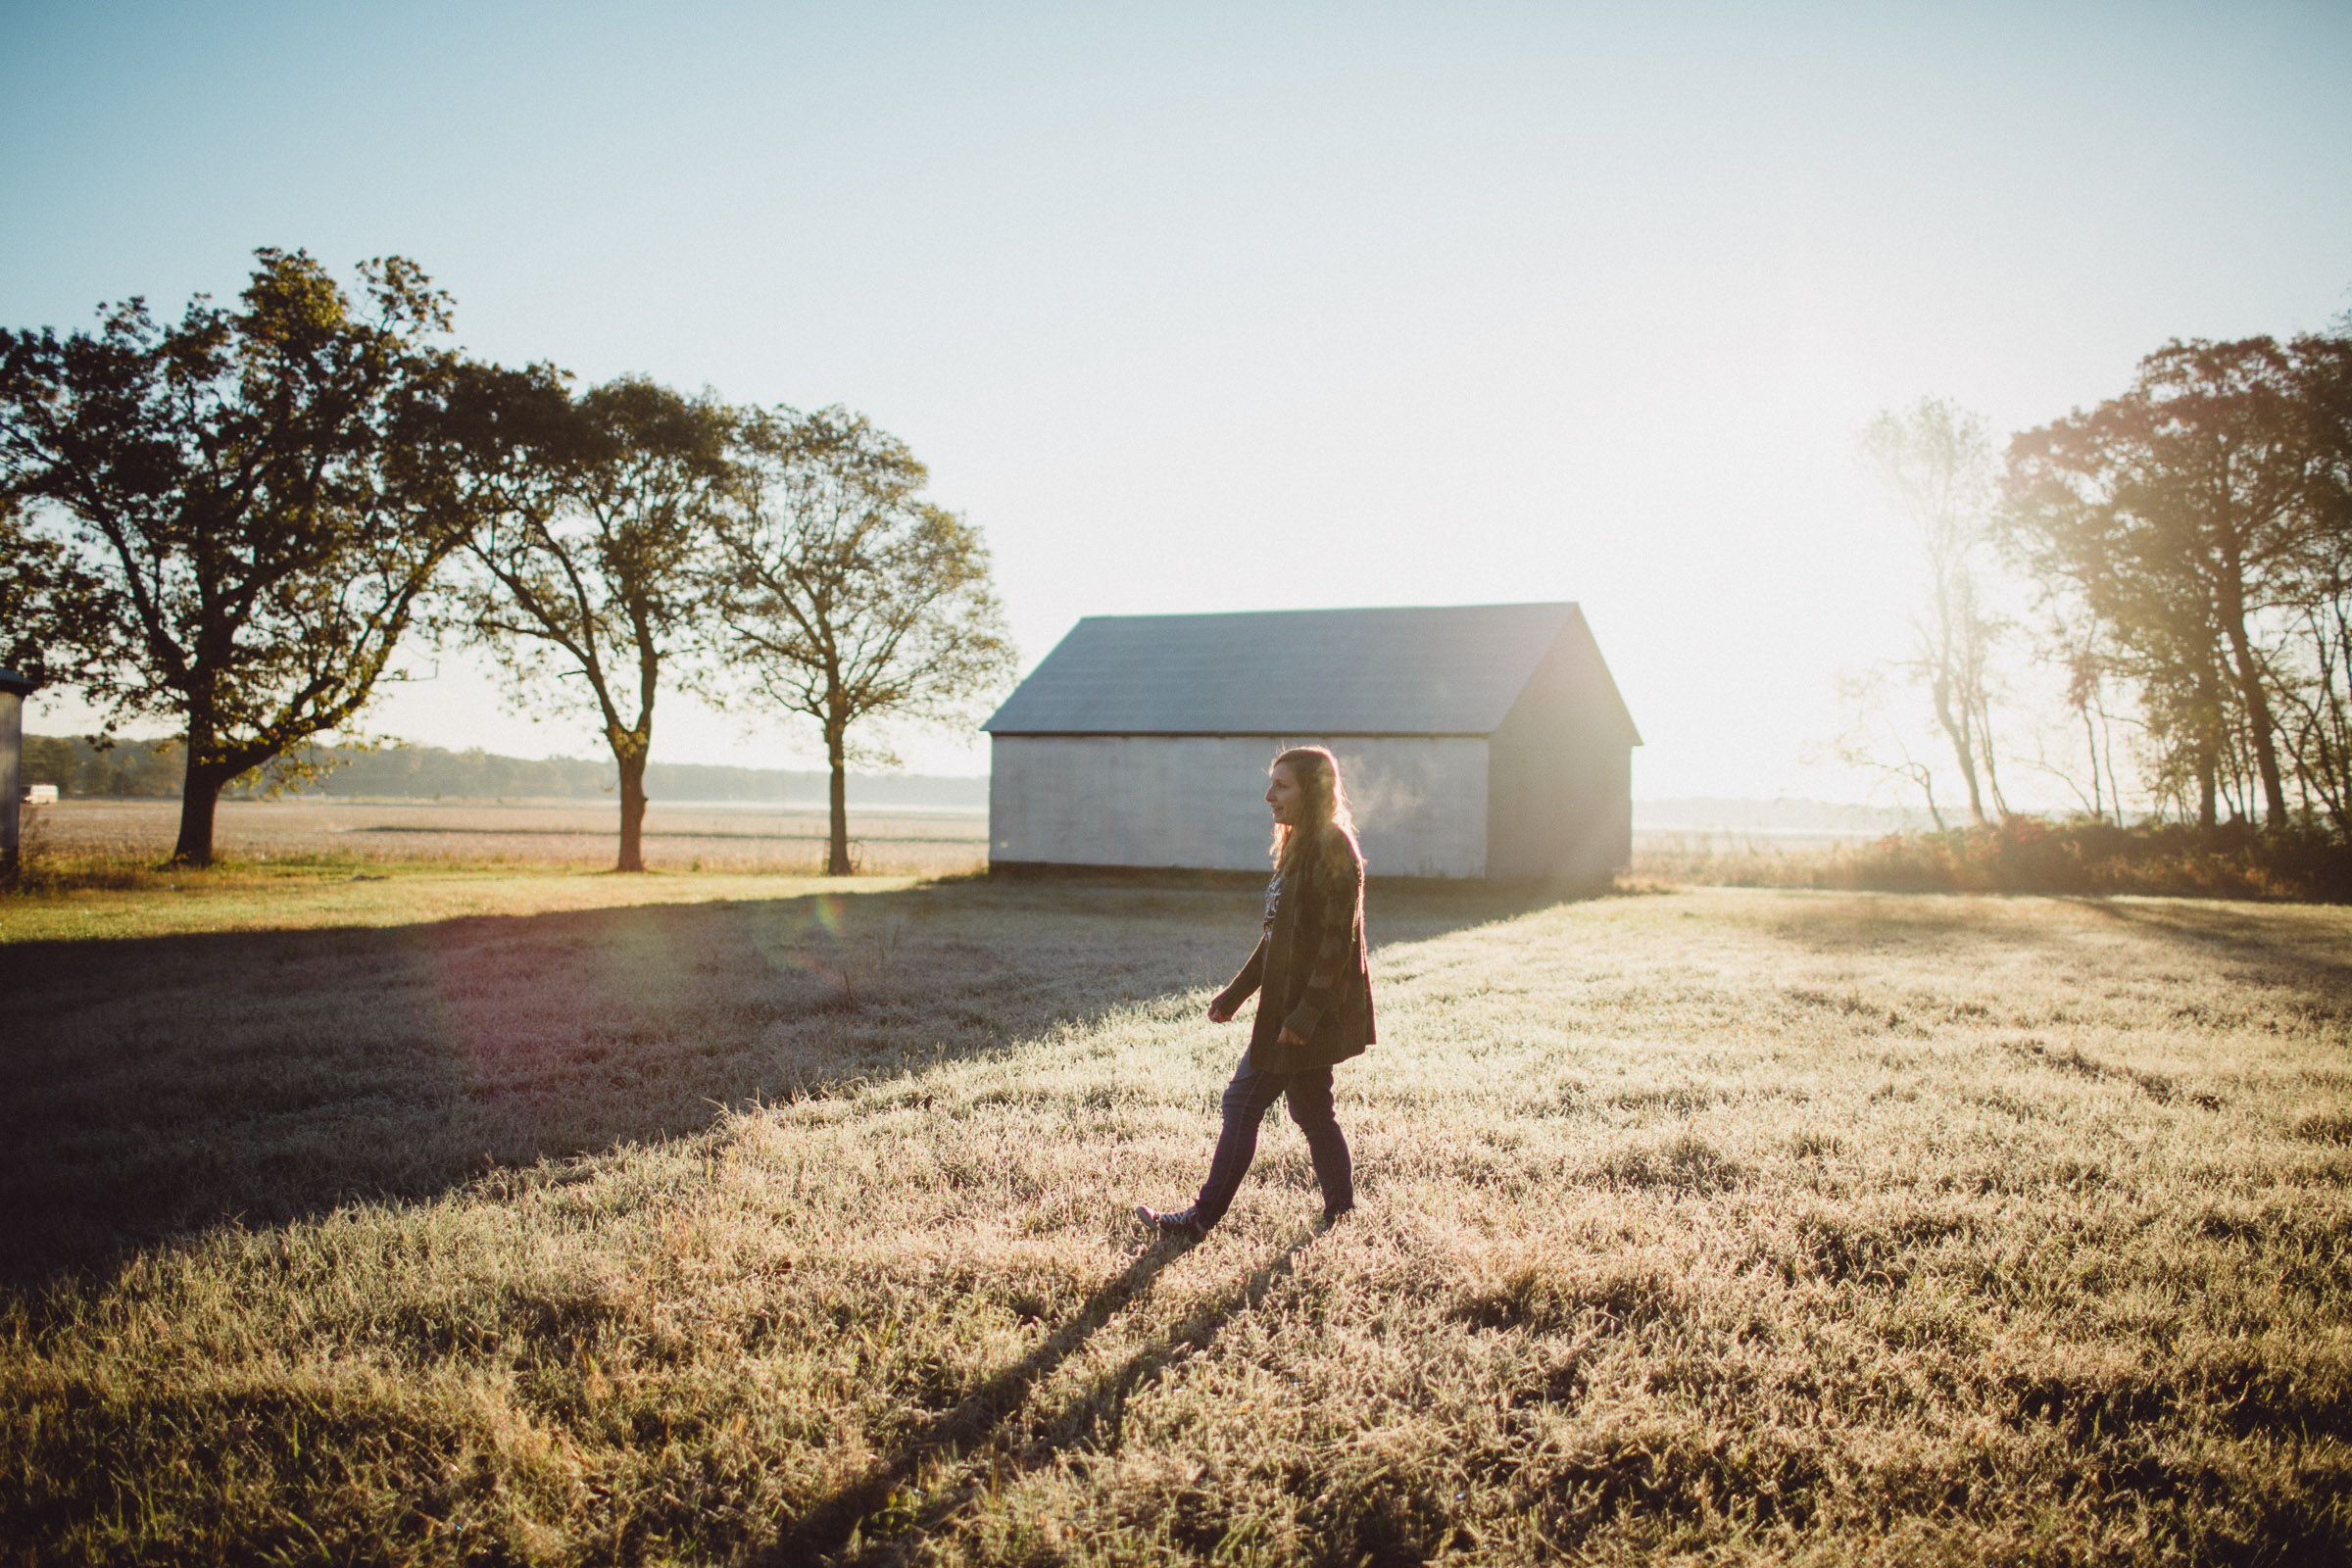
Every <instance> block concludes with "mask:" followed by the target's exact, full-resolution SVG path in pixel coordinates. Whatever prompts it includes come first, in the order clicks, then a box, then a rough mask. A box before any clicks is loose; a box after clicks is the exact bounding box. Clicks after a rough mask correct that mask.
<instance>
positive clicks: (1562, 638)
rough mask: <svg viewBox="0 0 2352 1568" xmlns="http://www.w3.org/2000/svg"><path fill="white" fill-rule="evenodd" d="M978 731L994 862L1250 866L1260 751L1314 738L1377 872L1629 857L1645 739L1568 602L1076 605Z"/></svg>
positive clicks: (1465, 870) (1574, 868) (1581, 863)
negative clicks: (1113, 609)
mask: <svg viewBox="0 0 2352 1568" xmlns="http://www.w3.org/2000/svg"><path fill="white" fill-rule="evenodd" d="M981 728H982V729H983V730H985V731H987V732H988V734H989V736H990V750H991V768H990V777H989V792H988V818H989V863H990V866H991V867H992V869H999V870H1005V871H1020V870H1028V869H1043V868H1047V867H1060V868H1070V867H1078V866H1138V867H1141V866H1152V867H1188V868H1200V869H1219V870H1235V871H1241V870H1259V869H1263V868H1264V866H1265V864H1266V845H1267V839H1268V836H1269V833H1270V827H1269V823H1268V819H1267V815H1266V808H1265V803H1264V800H1263V795H1264V793H1265V770H1266V764H1267V763H1268V762H1269V761H1271V760H1273V758H1274V756H1275V754H1276V753H1277V752H1279V751H1280V750H1282V749H1283V748H1284V747H1286V746H1296V745H1303V744H1307V743H1312V742H1319V743H1321V744H1323V745H1325V746H1328V747H1330V748H1331V750H1332V751H1333V753H1334V754H1335V755H1337V756H1338V758H1339V760H1340V768H1341V772H1342V774H1343V775H1344V776H1345V778H1346V779H1347V782H1348V794H1349V796H1350V797H1351V798H1352V800H1353V802H1354V807H1355V817H1356V825H1357V829H1358V832H1359V833H1360V835H1361V837H1362V839H1363V845H1364V858H1365V860H1366V861H1367V863H1368V866H1369V869H1370V870H1371V872H1372V873H1373V874H1374V875H1375V876H1414V877H1459V878H1490V879H1495V880H1515V879H1523V878H1565V879H1570V880H1576V881H1597V880H1600V879H1603V878H1606V877H1607V876H1609V875H1610V874H1612V873H1614V872H1616V871H1619V870H1622V869H1623V868H1624V867H1625V866H1626V864H1627V863H1628V861H1629V860H1630V858H1631V857H1632V853H1633V748H1634V747H1636V746H1639V745H1641V744H1642V737H1641V735H1640V733H1639V732H1638V731H1636V729H1635V728H1634V721H1633V716H1632V715H1631V714H1630V713H1629V712H1627V711H1626V707H1625V703H1624V701H1623V699H1621V698H1620V697H1619V696H1618V694H1617V684H1616V682H1615V681H1614V680H1612V679H1611V678H1610V676H1609V669H1608V665H1607V663H1606V662H1603V660H1602V659H1601V656H1600V648H1599V646H1598V645H1597V644H1596V643H1595V642H1594V641H1593V633H1592V630H1591V629H1590V628H1589V627H1588V626H1587V625H1586V624H1585V617H1584V613H1583V612H1581V611H1580V610H1579V609H1578V608H1577V607H1576V606H1575V605H1573V604H1534V605H1458V606H1418V607H1407V608H1398V609H1385V610H1285V611H1263V612H1248V613H1235V614H1221V615H1090V616H1088V617H1087V618H1085V619H1084V620H1081V621H1079V622H1078V624H1077V625H1076V626H1075V627H1073V628H1072V629H1071V631H1070V633H1069V635H1068V636H1066V637H1064V638H1063V639H1062V640H1061V641H1060V642H1059V643H1058V644H1056V645H1055V647H1054V651H1053V652H1052V653H1050V654H1048V655H1047V656H1046V659H1045V662H1043V663H1041V664H1039V665H1038V667H1037V668H1036V670H1035V671H1033V672H1032V673H1031V674H1030V676H1029V678H1028V679H1027V680H1025V681H1023V682H1021V684H1020V686H1019V687H1018V688H1016V689H1015V690H1014V692H1013V694H1012V695H1011V696H1010V697H1009V698H1007V699H1006V700H1005V705H1004V706H1003V707H1002V708H1000V709H998V710H997V711H996V712H995V714H994V715H992V716H991V717H990V718H989V720H988V722H987V723H985V724H983V725H981Z"/></svg>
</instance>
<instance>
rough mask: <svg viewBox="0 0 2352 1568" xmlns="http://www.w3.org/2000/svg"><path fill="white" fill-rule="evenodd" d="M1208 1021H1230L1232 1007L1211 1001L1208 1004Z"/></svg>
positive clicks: (1231, 1019) (1231, 1018) (1231, 1020)
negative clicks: (1221, 1005) (1220, 1005)
mask: <svg viewBox="0 0 2352 1568" xmlns="http://www.w3.org/2000/svg"><path fill="white" fill-rule="evenodd" d="M1208 1021H1209V1022H1210V1023H1231V1022H1233V1009H1232V1008H1231V1007H1219V1006H1218V1005H1216V1004H1215V1003H1213V1002H1212V1003H1210V1004H1209V1005H1208Z"/></svg>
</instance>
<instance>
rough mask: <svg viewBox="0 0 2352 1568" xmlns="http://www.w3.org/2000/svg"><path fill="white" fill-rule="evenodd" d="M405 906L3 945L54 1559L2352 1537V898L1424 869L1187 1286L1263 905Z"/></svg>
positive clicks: (1198, 1557)
mask: <svg viewBox="0 0 2352 1568" xmlns="http://www.w3.org/2000/svg"><path fill="white" fill-rule="evenodd" d="M461 874H462V875H479V876H482V877H484V878H486V879H487V880H488V882H489V883H495V884H497V886H498V887H499V888H503V889H505V891H503V892H485V893H479V894H478V895H477V896H479V897H483V898H486V899H489V900H490V901H491V904H492V906H493V907H495V908H497V909H501V910H505V911H508V912H493V913H482V914H475V915H470V916H467V917H464V918H456V919H442V918H414V919H412V920H410V921H407V922H404V921H402V920H401V919H399V918H398V917H397V916H398V909H399V904H400V901H401V900H402V899H403V898H408V897H411V896H414V897H415V898H416V899H417V900H418V901H419V902H418V903H417V906H416V907H415V913H416V915H417V916H432V915H437V914H439V913H440V912H442V910H441V907H440V906H436V905H434V904H432V903H431V902H430V901H431V900H432V899H433V898H436V897H446V896H450V895H449V892H448V884H449V879H450V878H451V877H457V876H460V875H461ZM655 884H660V885H662V887H663V890H664V891H663V892H662V895H661V897H662V898H664V899H672V900H674V901H675V902H668V903H652V902H646V903H624V904H621V905H618V906H616V907H544V906H541V907H540V912H531V911H532V910H533V908H534V904H533V901H534V900H540V901H544V900H548V899H553V898H556V897H558V895H556V894H551V893H549V892H548V891H547V890H548V889H550V888H556V889H565V888H570V887H575V886H590V887H596V888H620V889H627V888H630V887H646V886H652V885H655ZM359 887H360V889H361V890H362V891H366V892H368V895H369V896H370V897H372V898H375V899H378V900H379V901H381V902H380V904H379V905H378V906H377V907H374V909H373V910H372V912H363V913H355V914H353V915H352V916H351V917H350V918H344V917H342V916H340V915H336V914H334V913H333V912H332V911H325V912H321V911H320V910H319V908H317V907H313V909H312V915H313V916H315V918H314V917H306V918H305V920H304V922H303V923H306V924H308V925H310V926H311V927H313V928H311V929H295V930H269V929H252V928H250V927H251V926H253V925H254V924H255V918H254V917H252V911H251V909H246V910H245V913H244V914H240V915H236V916H235V917H233V918H232V917H228V916H227V915H225V914H223V917H222V918H221V919H220V920H217V921H211V928H207V925H208V920H210V918H211V917H210V914H208V912H207V911H208V909H209V908H210V907H209V906H205V905H203V904H201V903H198V904H186V903H183V904H181V905H179V906H177V907H176V911H177V912H175V913H173V914H172V917H171V918H172V920H173V921H175V922H176V924H172V925H168V926H166V927H154V928H153V929H171V930H174V931H176V932H177V933H178V934H173V935H159V936H151V937H143V938H123V939H119V940H107V941H73V942H44V941H35V940H24V939H23V938H25V935H26V934H27V931H28V928H27V927H25V926H24V925H19V924H14V922H18V921H21V920H23V919H24V918H25V912H26V911H27V910H28V909H37V908H38V907H43V905H44V901H42V900H37V899H32V900H20V901H19V902H18V903H16V904H15V905H13V906H11V907H10V909H9V912H8V918H9V920H10V921H11V922H12V925H11V926H10V927H8V928H5V929H0V935H8V936H13V937H15V938H17V940H12V941H9V942H7V943H5V944H0V993H4V994H5V995H6V997H7V999H8V1000H7V1009H8V1018H9V1027H8V1044H7V1046H6V1048H5V1050H4V1051H0V1195H4V1196H0V1205H4V1207H0V1248H4V1249H5V1253H4V1254H0V1264H4V1265H5V1268H6V1271H7V1278H8V1281H9V1284H8V1285H7V1286H6V1287H5V1292H4V1294H0V1554H5V1556H6V1557H7V1558H8V1559H9V1560H14V1561H22V1562H36V1561H37V1562H44V1563H45V1562H61V1561H63V1562H73V1561H91V1562H125V1563H126V1562H155V1563H164V1562H200V1561H221V1562H247V1561H263V1560H284V1561H317V1562H406V1561H419V1562H457V1561H485V1562H489V1561H506V1562H550V1563H597V1562H776V1563H785V1562H805V1561H820V1560H829V1561H837V1562H860V1563H864V1562H875V1563H879V1562H902V1561H909V1562H910V1561H949V1562H992V1563H1011V1562H1018V1563H1049V1562H1054V1563H1061V1562H1069V1563H1096V1562H1101V1563H1110V1562H1148V1561H1231V1562H1268V1563H1271V1562H1292V1561H1307V1562H1316V1563H1330V1564H1346V1565H1351V1568H1352V1565H1356V1564H1361V1563H1364V1562H1367V1561H1369V1562H1373V1563H1406V1562H1428V1561H1439V1560H1447V1559H1458V1560H1464V1561H1494V1562H1516V1561H1544V1560H1583V1561H1596V1562H1649V1561H1657V1560H1668V1559H1675V1560H1689V1561H1713V1562H1725V1561H1736V1562H1768V1561H1769V1562H1841V1561H1850V1560H1856V1559H1861V1558H1867V1559H1870V1560H1878V1561H1920V1562H1976V1561H1998V1562H2073V1561H2102V1562H2108V1561H2114V1562H2148V1563H2156V1562H2174V1561H2185V1562H2218V1563H2249V1564H2250V1563H2271V1562H2277V1563H2305V1562H2311V1563H2317V1562H2338V1561H2343V1560H2345V1559H2346V1558H2347V1556H2348V1555H2352V1502H2348V1501H2347V1497H2348V1496H2352V1446H2348V1444H2352V1187H2348V1186H2347V1183H2348V1182H2352V913H2347V912H2346V911H2343V910H2339V909H2326V908H2311V907H2293V906H2229V905H2218V904H2201V903H2188V902H2164V901H2137V900H2108V901H2051V900H2032V899H2017V900H1973V899H1960V898H1937V897H1898V896H1887V895H1880V896H1873V895H1837V894H1807V893H1794V892H1730V891H1692V890H1676V891H1665V892H1658V893H1652V894H1646V895H1641V896H1618V897H1612V898H1605V899H1599V900H1593V901H1588V902H1581V903H1552V902H1545V901H1543V900H1538V899H1519V900H1513V899H1510V898H1506V897H1502V896H1498V895H1484V894H1477V893H1470V892H1459V893H1453V894H1445V893H1430V892H1424V893H1412V894H1406V893H1397V892H1385V893H1384V894H1382V895H1381V896H1380V898H1379V900H1378V901H1377V902H1376V903H1375V905H1374V907H1373V910H1372V919H1373V926H1374V935H1375V938H1376V940H1377V941H1378V942H1379V944H1380V946H1379V950H1378V953H1377V955H1376V957H1375V978H1376V985H1377V988H1378V996H1379V1001H1380V1005H1381V1008H1382V1014H1381V1027H1382V1034H1383V1039H1382V1043H1381V1044H1380V1045H1379V1046H1377V1047H1375V1048H1374V1050H1373V1051H1372V1053H1371V1054H1369V1055H1368V1056H1367V1057H1366V1058H1365V1059H1363V1060H1362V1061H1359V1062H1356V1063H1353V1064H1350V1065H1349V1066H1348V1067H1346V1068H1344V1069H1342V1073H1341V1093H1340V1099H1341V1112H1342V1120H1343V1124H1344V1125H1345V1126H1346V1127H1347V1128H1348V1133H1349V1136H1350V1138H1351V1140H1352V1141H1353V1143H1354V1146H1355V1150H1356V1156H1357V1161H1358V1168H1359V1182H1360V1186H1361V1190H1362V1197H1363V1201H1364V1206H1363V1207H1362V1209H1361V1210H1359V1212H1358V1213H1357V1214H1356V1215H1354V1216H1352V1217H1350V1218H1349V1219H1348V1220H1346V1221H1344V1222H1342V1223H1341V1224H1340V1225H1339V1226H1338V1227H1337V1228H1335V1229H1333V1230H1331V1231H1329V1232H1327V1233H1326V1232H1319V1231H1318V1229H1317V1228H1316V1227H1315V1226H1314V1225H1313V1224H1312V1223H1310V1221H1311V1219H1312V1217H1313V1216H1314V1215H1315V1213H1316V1212H1317V1209H1318V1200H1317V1199H1316V1196H1315V1192H1314V1186H1313V1178H1312V1175H1311V1172H1310V1170H1309V1168H1308V1165H1307V1161H1306V1157H1305V1151H1304V1147H1303V1144H1302V1142H1301V1141H1300V1140H1299V1137H1298V1135H1297V1132H1296V1130H1295V1129H1292V1128H1290V1127H1289V1126H1288V1125H1287V1124H1285V1123H1283V1122H1282V1121H1281V1120H1280V1117H1279V1113H1277V1117H1276V1118H1275V1119H1274V1120H1273V1121H1272V1122H1270V1123H1269V1127H1268V1131H1267V1135H1266V1138H1265V1142H1264V1146H1263V1150H1262V1152H1261V1155H1260V1163H1259V1167H1258V1170H1257V1171H1256V1172H1255V1173H1254V1174H1253V1176H1252V1179H1251V1181H1250V1184H1249V1185H1248V1186H1247V1187H1246V1188H1245V1189H1244V1193H1243V1196H1242V1200H1241V1201H1240V1202H1239V1203H1238V1204H1237V1206H1236V1208H1235V1210H1234V1212H1233V1214H1232V1216H1231V1217H1230V1219H1229V1221H1228V1222H1227V1224H1226V1225H1225V1226H1223V1227H1221V1228H1220V1229H1219V1230H1218V1231H1217V1232H1216V1234H1215V1235H1213V1236H1212V1237H1211V1238H1210V1239H1209V1240H1208V1241H1207V1242H1206V1243H1205V1244H1203V1245H1201V1246H1200V1247H1197V1248H1193V1249H1190V1250H1171V1249H1153V1248H1148V1247H1147V1246H1146V1243H1145V1238H1144V1237H1143V1235H1142V1234H1141V1232H1140V1229H1139V1227H1138V1226H1137V1225H1136V1224H1135V1223H1134V1222H1133V1221H1132V1220H1131V1219H1130V1218H1129V1217H1128V1215H1127V1209H1128V1205H1130V1204H1131V1203H1133V1202H1134V1201H1139V1200H1143V1201H1155V1202H1163V1203H1164V1202H1174V1201H1182V1200H1183V1199H1185V1198H1186V1197H1188V1196H1189V1193H1190V1190H1191V1188H1192V1187H1193V1185H1194V1184H1196V1183H1197V1182H1198V1180H1199V1178H1200V1176H1201V1171H1202V1169H1203V1167H1204V1165H1205V1160H1206V1155H1207V1152H1208V1147H1209V1142H1210V1139H1211V1137H1212V1134H1213V1130H1214V1106H1215V1101H1216V1095H1217V1092H1218V1090H1219V1088H1220V1086H1221V1084H1222V1082H1223V1079H1224V1078H1225V1076H1226V1075H1227V1074H1228V1073H1229V1072H1230V1070H1231V1068H1232V1064H1233V1060H1234V1058H1235V1056H1236V1055H1237V1054H1239V1052H1240V1050H1241V1046H1242V1035H1241V1033H1240V1031H1239V1029H1238V1028H1226V1029H1217V1028H1214V1027H1212V1026H1210V1025H1208V1024H1207V1023H1206V1022H1205V1021H1203V1020H1202V1019H1201V1004H1202V1002H1203V1001H1204V1000H1205V997H1206V995H1207V993H1208V989H1209V987H1210V986H1212V985H1213V984H1215V983H1217V982H1220V981H1221V980H1222V979H1223V978H1224V974H1225V971H1226V970H1228V969H1229V968H1230V967H1231V966H1232V964H1233V963H1234V962H1236V961H1237V960H1238V959H1239V958H1240V957H1241V956H1242V955H1243V953H1244V952H1245V951H1246V948H1247V945H1248V942H1249V941H1250V937H1251V934H1252V932H1253V929H1254V923H1255V917H1254V905H1255V903H1256V900H1255V898H1254V896H1253V895H1250V894H1248V893H1241V894H1233V893H1225V892H1220V891H1213V890H1188V889H1172V888H1156V889H1154V888H1122V887H1111V886H1088V885H1082V884H1070V885H1014V886H1002V885H995V884H990V883H986V882H945V883H919V884H907V883H904V882H900V883H887V882H879V881H861V882H858V883H854V884H851V885H850V886H849V887H848V888H846V889H842V888H835V889H828V890H826V891H825V892H823V893H821V894H819V893H812V892H810V891H809V889H808V887H807V885H805V884H797V883H791V882H769V883H766V884H764V885H762V884H761V883H760V882H759V881H757V880H756V879H741V878H716V877H710V878H699V877H695V876H692V875H686V874H679V875H675V876H672V877H668V878H653V879H628V878H589V877H577V876H564V875H560V874H558V873H555V872H552V871H549V872H534V873H528V874H526V873H524V872H522V871H510V872H499V873H492V872H466V873H459V872H456V871H450V872H446V873H444V872H441V871H432V872H430V873H429V874H428V872H426V871H424V870H417V871H416V872H415V873H414V874H412V873H410V872H399V873H398V874H395V875H394V876H393V878H392V880H390V881H387V882H383V883H365V884H360V885H359ZM436 889H438V890H439V891H438V892H436V891H435V890H436ZM125 896H126V897H127V896H129V895H127V894H126V895H125ZM140 896H142V897H146V898H149V899H150V900H151V901H154V902H162V901H163V900H164V899H165V898H166V897H167V896H166V895H164V894H160V893H155V894H143V895H140ZM214 896H215V895H213V894H205V895H203V896H202V897H204V898H211V897H214ZM561 896H562V897H564V898H569V897H571V896H572V895H570V894H569V893H564V894H563V895H561ZM598 896H600V897H601V896H602V895H601V894H600V895H598ZM76 897H79V895H76ZM255 897H256V898H259V895H255ZM628 897H633V895H628ZM499 900H504V901H505V902H504V903H503V904H502V903H499V902H498V901H499ZM47 902H50V903H54V902H56V901H47ZM264 902H266V901H264ZM213 912H221V911H213ZM238 927H247V928H242V929H240V928H238Z"/></svg>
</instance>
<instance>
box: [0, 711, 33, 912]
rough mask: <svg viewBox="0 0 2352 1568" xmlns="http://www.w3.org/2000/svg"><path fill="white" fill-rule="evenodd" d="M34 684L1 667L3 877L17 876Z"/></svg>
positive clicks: (0, 849)
mask: <svg viewBox="0 0 2352 1568" xmlns="http://www.w3.org/2000/svg"><path fill="white" fill-rule="evenodd" d="M32 691H33V683H32V682H31V681H29V680H27V679H26V678H25V677H24V676H23V675H20V674H18V673H17V672H16V671H15V670H13V669H0V877H5V876H14V875H15V874H16V871H17V857H18V853H19V848H20V844H21V834H22V822H23V817H24V799H23V797H24V789H25V785H24V778H25V698H27V697H29V696H31V695H32Z"/></svg>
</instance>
